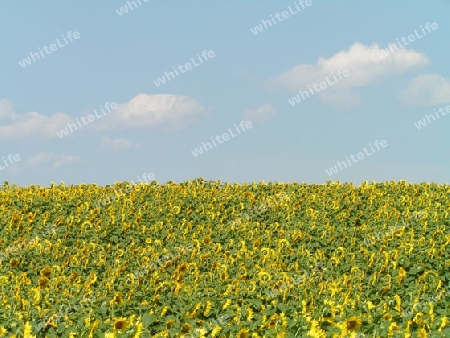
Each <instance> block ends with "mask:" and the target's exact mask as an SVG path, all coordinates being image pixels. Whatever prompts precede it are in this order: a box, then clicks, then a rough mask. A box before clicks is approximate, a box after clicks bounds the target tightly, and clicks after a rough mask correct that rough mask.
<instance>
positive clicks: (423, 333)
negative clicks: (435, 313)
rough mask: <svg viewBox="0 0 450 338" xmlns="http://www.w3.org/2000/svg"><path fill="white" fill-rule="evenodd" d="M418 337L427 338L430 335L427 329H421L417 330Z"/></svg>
mask: <svg viewBox="0 0 450 338" xmlns="http://www.w3.org/2000/svg"><path fill="white" fill-rule="evenodd" d="M417 337H418V338H427V337H428V335H427V331H425V329H423V328H422V329H420V330H419V331H418V332H417Z"/></svg>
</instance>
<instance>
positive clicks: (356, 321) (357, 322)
mask: <svg viewBox="0 0 450 338" xmlns="http://www.w3.org/2000/svg"><path fill="white" fill-rule="evenodd" d="M345 325H346V327H347V330H349V331H355V330H358V329H359V328H360V327H361V318H359V317H350V318H348V319H347V320H346V321H345Z"/></svg>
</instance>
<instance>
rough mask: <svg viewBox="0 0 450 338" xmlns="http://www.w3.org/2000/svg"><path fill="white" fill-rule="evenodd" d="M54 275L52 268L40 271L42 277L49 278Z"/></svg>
mask: <svg viewBox="0 0 450 338" xmlns="http://www.w3.org/2000/svg"><path fill="white" fill-rule="evenodd" d="M51 274H52V268H50V267H48V266H46V267H45V268H43V269H42V270H41V271H40V275H41V276H42V277H48V276H50V275H51Z"/></svg>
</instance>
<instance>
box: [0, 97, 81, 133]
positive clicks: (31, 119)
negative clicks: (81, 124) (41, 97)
mask: <svg viewBox="0 0 450 338" xmlns="http://www.w3.org/2000/svg"><path fill="white" fill-rule="evenodd" d="M0 122H1V123H2V125H1V126H0V139H6V140H14V139H24V138H32V137H37V138H42V139H46V140H50V139H53V138H56V131H58V130H59V129H61V128H62V127H64V126H66V125H67V123H69V122H73V120H72V118H71V117H70V116H68V115H66V114H63V113H56V114H53V115H51V116H49V117H47V116H45V115H41V114H39V113H37V112H28V113H25V114H17V113H15V112H14V111H13V108H12V104H11V103H10V102H9V101H7V100H0ZM5 122H6V123H5Z"/></svg>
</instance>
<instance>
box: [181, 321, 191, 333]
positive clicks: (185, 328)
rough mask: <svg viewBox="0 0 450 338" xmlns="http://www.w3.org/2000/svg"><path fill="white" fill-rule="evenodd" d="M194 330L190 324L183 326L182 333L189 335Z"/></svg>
mask: <svg viewBox="0 0 450 338" xmlns="http://www.w3.org/2000/svg"><path fill="white" fill-rule="evenodd" d="M191 330H192V326H191V325H190V324H188V323H184V324H183V325H181V333H189V332H191Z"/></svg>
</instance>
